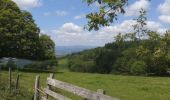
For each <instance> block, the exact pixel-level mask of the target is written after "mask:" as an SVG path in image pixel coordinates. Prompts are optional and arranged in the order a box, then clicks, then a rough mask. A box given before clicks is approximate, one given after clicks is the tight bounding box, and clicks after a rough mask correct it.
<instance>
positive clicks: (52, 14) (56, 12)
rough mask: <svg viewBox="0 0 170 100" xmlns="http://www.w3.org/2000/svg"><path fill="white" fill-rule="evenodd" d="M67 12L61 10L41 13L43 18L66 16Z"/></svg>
mask: <svg viewBox="0 0 170 100" xmlns="http://www.w3.org/2000/svg"><path fill="white" fill-rule="evenodd" d="M67 14H68V12H66V11H62V10H57V11H55V12H45V13H43V15H44V16H66V15H67Z"/></svg>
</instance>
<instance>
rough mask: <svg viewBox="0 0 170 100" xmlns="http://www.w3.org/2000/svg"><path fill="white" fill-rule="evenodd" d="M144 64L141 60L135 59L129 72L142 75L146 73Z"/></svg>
mask: <svg viewBox="0 0 170 100" xmlns="http://www.w3.org/2000/svg"><path fill="white" fill-rule="evenodd" d="M146 68H147V66H146V64H145V62H143V61H135V62H134V63H133V64H132V67H131V69H130V72H131V74H133V75H142V74H146Z"/></svg>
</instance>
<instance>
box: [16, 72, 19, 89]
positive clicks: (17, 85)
mask: <svg viewBox="0 0 170 100" xmlns="http://www.w3.org/2000/svg"><path fill="white" fill-rule="evenodd" d="M18 87H19V74H18V75H17V79H16V85H15V89H18Z"/></svg>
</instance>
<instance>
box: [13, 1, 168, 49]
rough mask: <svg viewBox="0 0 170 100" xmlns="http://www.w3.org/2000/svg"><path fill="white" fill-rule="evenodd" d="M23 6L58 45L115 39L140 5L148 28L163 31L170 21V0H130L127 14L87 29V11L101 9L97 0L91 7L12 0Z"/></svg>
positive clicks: (127, 28)
mask: <svg viewBox="0 0 170 100" xmlns="http://www.w3.org/2000/svg"><path fill="white" fill-rule="evenodd" d="M13 1H14V2H16V3H17V5H18V6H19V7H20V8H21V9H22V10H27V11H29V12H31V13H32V15H33V17H34V20H35V22H36V24H37V25H38V27H39V28H40V29H41V33H43V34H47V35H49V36H50V37H51V38H52V39H53V40H54V42H55V43H56V46H70V45H90V46H103V45H104V44H105V43H109V42H112V41H114V36H116V35H117V34H118V33H120V32H121V33H127V32H130V31H132V27H131V26H132V25H133V24H135V21H134V20H133V19H134V18H136V17H137V16H138V11H139V9H141V8H143V9H145V10H147V11H148V15H147V16H148V21H147V26H146V27H147V28H148V29H150V30H155V31H157V32H159V33H160V34H163V33H164V32H165V31H166V30H167V29H168V28H169V24H170V10H169V9H170V0H151V1H150V2H149V1H148V0H129V4H128V6H127V7H126V14H124V15H120V16H119V18H118V20H117V21H115V22H114V23H113V24H112V25H111V26H109V27H103V28H101V29H100V30H99V31H92V32H88V31H86V30H84V29H83V27H84V25H85V24H86V23H87V19H86V18H85V15H86V14H88V13H89V12H94V11H96V10H97V9H98V6H99V4H97V3H95V4H94V5H91V6H90V7H89V6H87V4H86V3H83V2H82V0H13Z"/></svg>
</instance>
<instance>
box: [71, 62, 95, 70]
mask: <svg viewBox="0 0 170 100" xmlns="http://www.w3.org/2000/svg"><path fill="white" fill-rule="evenodd" d="M94 68H95V63H94V61H82V60H71V61H69V70H70V71H74V72H91V73H92V72H94Z"/></svg>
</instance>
